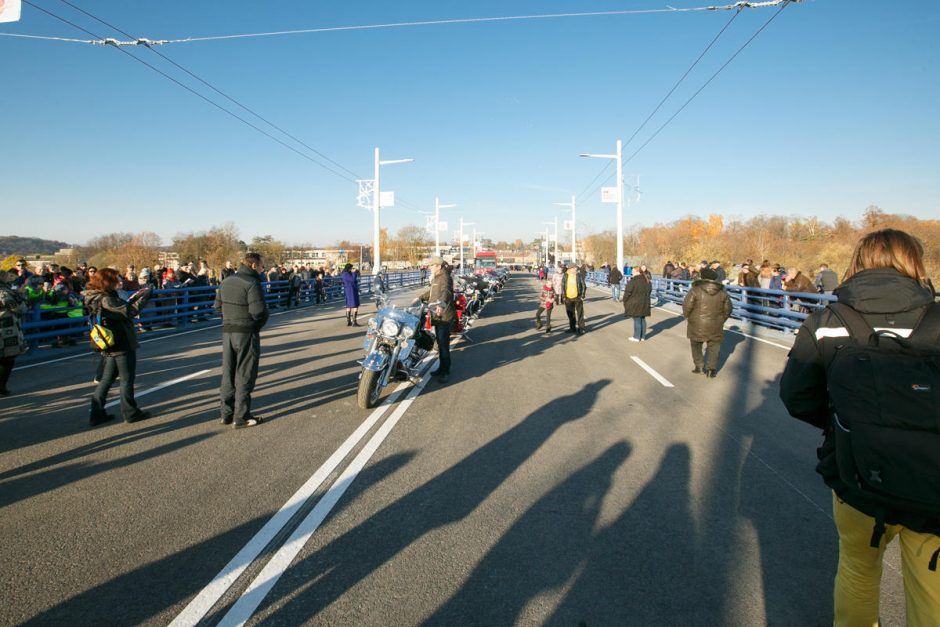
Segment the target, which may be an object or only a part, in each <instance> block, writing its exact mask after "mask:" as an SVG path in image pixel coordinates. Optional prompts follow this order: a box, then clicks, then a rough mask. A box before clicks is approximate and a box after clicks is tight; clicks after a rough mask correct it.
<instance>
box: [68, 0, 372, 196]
mask: <svg viewBox="0 0 940 627" xmlns="http://www.w3.org/2000/svg"><path fill="white" fill-rule="evenodd" d="M59 2H61V3H62V4H65V5H67V6H70V7H72V8H73V9H75V10H76V11H79V12H81V13H84V14H85V15H87V16H88V17H90V18H91V19H93V20H95V21H97V22H100V23H101V24H104V25H105V26H107V27H108V28H110V29H112V30H115V31H117V32H119V33H121V34H122V35H124V36H125V37H131V38H133V35H130V34H128V33H127V32H125V31H124V30H122V29H120V28H118V27H117V26H114V25H112V24H109V23H108V22H106V21H104V20H103V19H101V18H100V17H98V16H96V15H93V14H92V13H89V12H88V11H86V10H85V9H83V8H81V7H79V6H76V5H75V4H72V3H71V2H69V0H59ZM144 45H145V46H146V47H147V48H148V49H149V50H150V51H151V52H153V53H154V54H156V55H157V56H159V57H160V58H162V59H163V60H165V61H166V62H167V63H170V64H171V65H173V66H174V67H176V68H177V69H179V70H181V71H182V72H185V73H186V74H189V75H190V76H191V77H193V78H194V79H196V80H197V81H199V82H200V83H202V84H203V85H205V86H206V87H208V88H209V89H211V90H212V91H214V92H215V93H217V94H219V95H220V96H222V97H223V98H225V99H226V100H228V101H229V102H231V103H233V104H235V105H237V106H239V107H241V108H242V109H244V110H245V111H247V112H248V113H250V114H251V115H253V116H255V117H256V118H258V119H259V120H261V121H262V122H264V123H265V124H267V125H268V126H270V127H271V128H273V129H276V130H277V131H279V132H280V133H282V134H284V135H285V136H287V137H289V138H291V139H292V140H294V141H295V142H297V143H298V144H300V145H301V146H303V147H304V148H306V149H307V150H309V151H310V152H312V153H314V154H316V155H318V156H319V157H321V158H322V159H325V160H326V161H328V162H330V163H332V164H333V165H335V166H336V167H338V168H340V169H341V170H344V171H345V172H347V173H349V174H351V175H352V176H354V177H356V178H360V179H361V178H362V177H361V176H359V175H358V174H357V173H355V172H353V171H352V170H350V169H349V168H347V167H346V166H344V165H343V164H341V163H338V162H336V161H334V160H333V159H331V158H330V157H328V156H327V155H325V154H323V153H322V152H320V151H319V150H317V149H316V148H314V147H313V146H310V145H309V144H307V143H306V142H304V141H303V140H301V139H298V138H297V137H295V136H294V135H292V134H291V133H288V132H287V131H285V130H284V129H283V128H281V127H280V126H278V125H277V124H275V123H274V122H271V121H270V120H268V119H267V118H265V117H264V116H262V115H261V114H260V113H258V112H256V111H254V110H252V109H250V108H248V107H247V106H245V105H243V104H242V103H241V102H239V101H237V100H235V99H234V98H232V97H231V96H229V95H228V94H226V93H225V92H223V91H222V90H220V89H218V88H217V87H215V86H214V85H212V84H211V83H209V82H208V81H206V80H205V79H203V78H202V77H200V76H197V75H196V74H195V73H193V72H191V71H190V70H188V69H186V68H185V67H183V66H182V65H180V64H179V63H177V62H176V61H174V60H173V59H171V58H170V57H168V56H166V55H165V54H163V53H162V52H160V51H159V50H157V49H156V48H154V47H153V45H151V44H144Z"/></svg>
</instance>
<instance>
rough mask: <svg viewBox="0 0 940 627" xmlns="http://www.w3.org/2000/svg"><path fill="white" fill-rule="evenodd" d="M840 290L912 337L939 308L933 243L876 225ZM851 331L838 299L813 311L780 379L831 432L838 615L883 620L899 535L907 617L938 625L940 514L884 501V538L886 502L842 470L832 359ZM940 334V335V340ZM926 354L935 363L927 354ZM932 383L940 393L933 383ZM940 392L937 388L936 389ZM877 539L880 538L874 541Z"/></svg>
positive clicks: (825, 461) (899, 432) (827, 454)
mask: <svg viewBox="0 0 940 627" xmlns="http://www.w3.org/2000/svg"><path fill="white" fill-rule="evenodd" d="M834 293H835V295H836V296H837V297H838V299H839V303H840V304H842V305H847V306H848V307H851V308H852V309H853V310H855V312H857V313H859V314H861V317H862V318H863V319H864V321H865V322H866V323H867V324H868V326H870V327H872V329H874V330H879V329H883V330H887V331H889V332H890V334H891V335H894V336H900V337H902V338H909V337H910V336H911V334H912V333H913V331H914V329H916V327H917V325H918V323H919V322H920V321H921V320H922V319H923V318H924V316H925V315H926V314H927V312H928V309H929V308H931V307H934V308H936V307H940V304H935V303H934V289H933V286H932V285H931V284H930V281H929V280H928V279H927V272H926V268H925V266H924V248H923V245H922V244H921V243H920V241H918V240H917V239H916V238H915V237H913V236H911V235H909V234H908V233H905V232H904V231H898V230H895V229H884V230H881V231H875V232H873V233H869V234H868V235H866V236H865V237H863V238H862V239H861V240H860V241H859V243H858V244H857V245H856V247H855V251H854V252H853V254H852V260H851V262H850V263H849V267H848V270H846V273H845V277H844V279H843V281H842V283H841V284H840V285H839V286H838V287H837V288H836V289H835V291H834ZM848 338H852V335H851V334H850V332H849V330H848V329H847V328H846V326H845V325H844V324H843V322H842V321H841V320H840V318H839V317H838V315H837V314H836V313H835V312H834V311H833V310H832V309H830V308H826V309H821V310H819V311H816V312H814V313H813V314H811V315H810V316H809V317H808V318H806V320H804V321H803V325H802V326H801V327H800V330H799V333H798V334H797V336H796V341H795V342H794V344H793V349H792V350H791V351H790V354H789V358H788V359H787V365H786V367H785V368H784V371H783V376H782V377H781V380H780V399H781V400H782V401H783V404H784V405H786V408H787V411H788V412H789V413H790V415H791V416H793V417H794V418H797V419H800V420H802V421H804V422H807V423H809V424H811V425H813V426H814V427H817V428H819V429H822V430H823V435H824V442H823V445H822V447H821V448H819V449H818V452H817V456H818V458H819V460H820V461H819V464H818V465H817V466H816V472H818V473H819V474H820V475H822V477H823V480H824V481H825V483H826V485H827V486H829V487H830V488H832V491H833V493H832V510H833V516H832V517H833V520H834V521H835V526H836V530H837V532H838V534H839V565H838V568H837V570H836V577H835V582H834V592H833V603H834V609H835V614H834V624H835V625H877V624H879V617H878V613H879V612H878V609H879V596H880V585H881V571H882V560H883V557H884V552H885V550H886V548H887V545H888V544H889V543H890V542H891V541H892V540H893V539H894V538H898V540H899V541H900V545H901V551H900V554H901V564H902V569H901V574H902V577H903V579H904V595H905V597H906V601H907V603H906V610H907V624H908V625H914V626H926V625H937V624H938V621H940V573H938V572H935V571H931V570H930V565H929V564H930V556H931V555H933V559H936V557H937V555H938V552H940V537H938V535H936V534H937V533H938V521H937V520H936V517H928V516H924V515H917V514H912V513H906V512H899V511H893V510H892V511H889V512H885V511H884V510H883V509H882V510H881V514H880V515H881V516H882V517H884V519H883V520H882V521H881V522H883V523H887V524H886V525H885V526H884V527H883V531H884V534H883V536H882V537H881V538H880V540H876V539H875V538H873V536H872V529H873V528H875V522H876V518H875V516H876V515H878V510H879V506H878V505H877V504H875V503H871V502H869V500H868V499H867V498H866V495H865V494H864V493H863V492H861V491H859V490H848V487H849V486H847V485H846V484H845V483H843V482H842V480H841V478H840V472H839V466H840V465H841V463H842V462H841V460H839V459H838V457H839V455H838V454H837V451H836V443H835V437H836V434H835V427H834V423H835V421H836V418H835V417H834V415H833V411H832V406H831V404H830V397H829V385H828V367H829V365H830V364H831V363H832V361H833V358H834V356H835V352H836V350H837V349H838V348H839V347H840V346H842V345H844V344H845V343H846V340H847V339H848ZM853 339H854V338H853ZM925 339H926V338H925ZM938 342H940V338H935V339H933V348H934V350H936V346H937V343H938ZM922 363H923V364H924V367H925V368H926V367H928V366H927V364H928V363H929V362H928V361H927V359H926V358H924V359H923V361H922ZM869 367H871V366H869ZM922 387H926V386H922ZM927 393H928V394H929V393H930V392H929V387H928V391H927ZM933 393H934V394H936V393H937V392H936V390H935V391H934V392H933ZM879 394H881V392H879ZM892 410H893V411H895V412H903V410H902V409H901V408H900V407H892ZM871 411H872V412H878V408H877V407H872V408H871ZM934 418H936V416H934ZM866 426H868V425H866ZM892 431H894V432H895V434H893V435H892V436H891V440H892V442H890V443H889V442H886V443H885V444H886V446H888V447H890V448H893V447H894V444H893V442H895V441H897V442H900V441H902V440H901V439H900V438H902V437H904V436H913V437H915V438H925V437H929V436H930V435H931V431H929V430H926V429H925V430H922V431H920V430H918V431H914V432H913V433H911V432H910V431H908V433H906V434H905V433H904V428H903V426H902V423H901V422H898V423H897V427H896V428H894V429H892ZM895 438H898V439H897V440H895ZM850 453H851V452H850ZM933 453H934V454H935V453H936V451H935V450H934V451H933ZM881 461H884V462H888V461H890V460H889V459H883V460H881ZM917 464H918V466H920V465H923V464H924V460H917ZM934 467H936V465H934ZM892 470H896V469H892V468H891V467H890V465H886V467H885V468H884V470H883V472H884V474H886V475H887V474H889V473H890V472H891V471H892ZM924 472H925V474H923V475H922V477H923V481H924V482H929V481H936V475H935V474H934V475H930V474H928V473H929V469H926V468H925V469H924ZM930 477H933V478H932V479H930ZM873 541H874V542H875V544H876V546H875V547H872V546H871V543H872V542H873Z"/></svg>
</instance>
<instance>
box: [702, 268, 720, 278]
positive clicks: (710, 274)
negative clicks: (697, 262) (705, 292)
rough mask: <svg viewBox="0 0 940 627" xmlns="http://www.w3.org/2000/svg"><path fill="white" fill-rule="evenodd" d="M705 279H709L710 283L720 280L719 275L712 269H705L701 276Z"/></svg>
mask: <svg viewBox="0 0 940 627" xmlns="http://www.w3.org/2000/svg"><path fill="white" fill-rule="evenodd" d="M700 276H701V277H702V278H703V279H708V280H710V281H717V280H718V273H717V272H715V271H714V270H712V269H711V268H704V269H703V270H702V272H701V275H700Z"/></svg>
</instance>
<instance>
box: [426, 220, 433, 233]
mask: <svg viewBox="0 0 940 627" xmlns="http://www.w3.org/2000/svg"><path fill="white" fill-rule="evenodd" d="M424 230H425V231H427V232H428V233H433V232H434V216H425V223H424Z"/></svg>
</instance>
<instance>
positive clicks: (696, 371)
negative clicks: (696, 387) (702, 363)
mask: <svg viewBox="0 0 940 627" xmlns="http://www.w3.org/2000/svg"><path fill="white" fill-rule="evenodd" d="M692 374H702V369H701V368H699V367H698V366H696V367H694V368H692Z"/></svg>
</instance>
